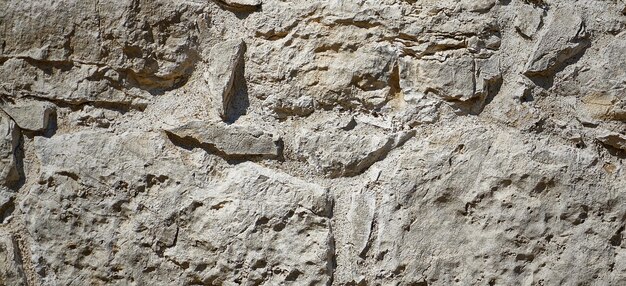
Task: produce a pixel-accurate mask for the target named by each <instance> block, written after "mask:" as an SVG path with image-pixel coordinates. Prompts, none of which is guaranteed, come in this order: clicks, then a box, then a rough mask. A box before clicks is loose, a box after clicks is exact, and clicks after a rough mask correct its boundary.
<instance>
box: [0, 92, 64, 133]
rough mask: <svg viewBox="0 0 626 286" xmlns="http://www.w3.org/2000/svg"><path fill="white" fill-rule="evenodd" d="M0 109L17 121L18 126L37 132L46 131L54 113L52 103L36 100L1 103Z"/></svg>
mask: <svg viewBox="0 0 626 286" xmlns="http://www.w3.org/2000/svg"><path fill="white" fill-rule="evenodd" d="M0 108H1V109H2V110H4V112H6V113H7V114H8V115H9V116H10V117H11V118H12V119H13V120H15V123H16V124H17V126H19V127H20V128H22V129H25V130H29V131H35V132H37V131H43V130H45V129H46V128H47V127H48V122H49V120H50V116H51V115H52V114H53V113H54V105H53V104H52V103H49V102H41V101H34V100H28V101H23V100H22V101H18V102H16V103H10V102H3V103H0Z"/></svg>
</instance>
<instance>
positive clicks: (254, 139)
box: [165, 121, 282, 159]
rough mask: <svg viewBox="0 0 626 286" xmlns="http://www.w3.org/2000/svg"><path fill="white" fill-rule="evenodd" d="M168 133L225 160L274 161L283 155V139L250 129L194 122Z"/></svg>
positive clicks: (219, 123) (223, 124) (210, 122)
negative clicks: (230, 158)
mask: <svg viewBox="0 0 626 286" xmlns="http://www.w3.org/2000/svg"><path fill="white" fill-rule="evenodd" d="M165 131H166V132H167V133H168V134H171V135H174V136H176V137H178V138H181V139H191V140H193V141H196V142H197V143H198V144H199V145H200V147H206V148H207V149H213V150H212V151H215V152H217V153H218V155H223V156H225V157H235V158H244V159H245V158H246V157H264V158H273V159H274V158H278V157H280V156H281V153H282V140H281V139H280V137H278V136H276V135H274V134H270V133H267V132H263V131H261V130H259V129H256V128H253V127H248V126H236V125H227V124H225V123H223V122H212V121H192V122H189V123H187V124H185V125H183V126H179V127H175V128H171V129H168V130H165Z"/></svg>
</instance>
